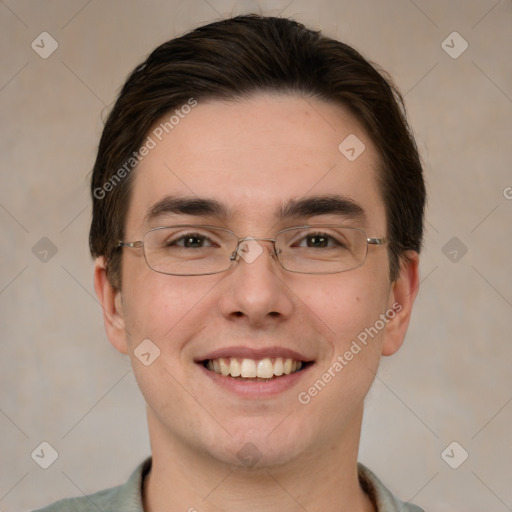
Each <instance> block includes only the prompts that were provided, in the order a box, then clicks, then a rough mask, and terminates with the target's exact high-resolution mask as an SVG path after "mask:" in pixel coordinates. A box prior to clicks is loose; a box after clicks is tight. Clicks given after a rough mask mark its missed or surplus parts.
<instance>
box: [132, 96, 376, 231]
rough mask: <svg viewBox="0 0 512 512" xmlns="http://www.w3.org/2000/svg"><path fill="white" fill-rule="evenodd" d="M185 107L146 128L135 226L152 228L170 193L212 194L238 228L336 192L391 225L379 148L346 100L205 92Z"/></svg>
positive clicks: (369, 217)
mask: <svg viewBox="0 0 512 512" xmlns="http://www.w3.org/2000/svg"><path fill="white" fill-rule="evenodd" d="M183 112H188V113H187V114H184V113H183ZM183 112H182V113H181V116H179V117H178V116H175V117H174V118H173V120H172V121H173V122H172V123H168V121H169V119H170V115H171V114H169V115H166V116H164V117H163V118H162V120H161V121H159V122H158V123H156V124H155V126H154V128H153V129H152V130H151V131H150V132H149V134H148V137H149V138H150V139H151V141H152V142H151V144H150V145H151V146H153V147H152V149H151V150H150V151H149V152H148V154H147V155H146V156H145V157H144V158H143V159H142V161H141V162H140V163H139V165H138V167H137V169H136V170H135V171H134V176H133V178H134V183H133V188H132V197H131V200H130V206H129V209H128V218H127V226H126V228H127V232H130V231H132V230H140V229H143V228H144V227H149V226H148V223H149V222H150V221H151V211H152V209H153V208H154V207H155V205H157V204H158V203H161V202H162V200H163V199H165V197H169V196H172V197H173V198H176V197H177V198H179V197H186V198H189V199H190V198H194V197H195V198H198V199H207V200H214V201H216V202H218V203H221V204H222V205H224V206H225V208H224V209H223V210H224V211H223V213H225V214H226V216H227V217H231V219H229V218H228V219H227V220H228V221H230V222H232V224H231V226H232V227H233V228H234V227H236V226H235V224H237V223H239V224H244V225H245V226H247V225H250V226H251V227H253V228H255V229H264V227H265V226H266V225H268V224H272V223H275V221H276V217H277V216H279V214H282V213H283V211H286V205H287V204H289V203H290V201H291V202H293V201H298V200H300V199H303V198H305V197H308V196H311V197H316V198H319V197H320V198H321V197H322V196H327V195H329V196H331V198H332V196H333V195H336V196H338V197H341V199H347V200H349V201H352V202H354V203H356V204H357V205H360V206H361V208H362V209H363V213H364V215H363V217H364V218H365V221H367V222H368V223H370V224H372V226H374V227H375V228H376V229H383V228H384V226H385V220H384V218H385V214H384V207H383V203H382V199H381V197H380V193H379V190H378V186H377V179H376V176H377V172H378V170H377V168H378V165H379V158H378V154H377V151H376V149H375V147H374V145H373V144H372V142H371V140H370V139H369V137H368V136H367V134H366V132H365V130H364V129H363V128H362V126H361V125H360V124H359V123H358V122H357V120H356V119H355V118H354V116H353V115H351V114H350V113H349V112H348V110H347V109H345V108H344V107H342V106H339V105H335V104H332V103H327V102H323V101H320V100H316V99H312V98H302V97H299V96H294V95H278V94H273V95H270V94H258V95H255V96H253V97H251V98H249V99H245V100H240V101H230V102H225V101H220V100H208V101H204V102H201V101H200V102H198V103H197V106H195V107H194V108H193V109H184V110H183ZM166 122H167V124H166ZM354 156H356V158H354Z"/></svg>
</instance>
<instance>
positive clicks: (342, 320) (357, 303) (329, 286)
mask: <svg viewBox="0 0 512 512" xmlns="http://www.w3.org/2000/svg"><path fill="white" fill-rule="evenodd" d="M359 270H360V271H359ZM359 270H357V269H356V270H354V271H352V272H351V273H346V274H337V275H335V274H333V275H330V276H322V277H321V279H318V280H316V281H315V282H313V283H308V284H307V285H306V286H305V287H304V288H303V289H302V291H301V290H299V289H296V294H297V296H298V297H299V298H300V299H301V301H302V302H303V304H304V306H305V307H306V309H307V310H309V311H310V312H311V313H312V314H313V315H314V317H316V318H317V319H318V320H319V322H320V323H321V324H323V325H324V326H325V329H324V332H327V333H328V334H329V335H328V339H329V341H330V343H331V345H332V350H333V352H338V353H339V352H340V351H343V352H344V351H345V350H346V347H348V346H350V343H351V341H352V340H354V339H356V338H357V337H358V335H359V334H360V333H362V332H365V329H368V328H370V327H372V326H373V325H374V324H375V322H376V321H377V320H378V319H379V316H380V315H381V314H382V313H384V312H385V308H386V304H387V301H388V295H389V284H388V283H387V280H386V279H385V278H383V277H382V271H380V272H379V273H373V272H368V270H370V269H368V268H367V269H366V271H365V272H363V268H361V269H359ZM379 274H380V275H379Z"/></svg>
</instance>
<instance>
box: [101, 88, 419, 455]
mask: <svg viewBox="0 0 512 512" xmlns="http://www.w3.org/2000/svg"><path fill="white" fill-rule="evenodd" d="M349 135H355V136H356V137H357V138H358V139H359V140H360V141H362V142H363V143H364V145H365V149H364V151H363V152H362V153H361V154H360V155H359V156H358V157H357V158H356V159H355V160H353V159H351V160H352V161H351V160H349V159H348V158H347V157H346V156H345V155H344V154H343V153H342V152H341V151H340V150H339V149H338V146H339V145H340V143H341V142H342V141H343V140H344V139H345V138H346V137H347V136H349ZM378 166H379V156H378V154H377V151H376V149H375V147H374V146H373V144H372V142H371V141H370V140H369V138H368V136H367V135H366V133H365V131H364V130H363V129H362V127H361V126H360V124H359V123H358V122H357V121H356V120H355V118H354V117H353V116H352V115H351V114H349V113H348V111H347V110H346V109H344V108H342V107H340V106H336V105H333V104H331V103H325V102H321V101H319V100H313V99H307V100H305V99H303V98H300V97H297V96H291V95H255V96H254V97H252V98H251V99H249V100H244V101H240V102H230V103H226V102H221V101H208V102H199V104H198V105H197V106H196V107H195V108H193V109H192V110H191V112H190V113H189V114H188V115H187V116H186V117H184V118H183V119H181V120H180V122H179V125H176V126H175V127H174V128H173V130H172V131H170V132H169V134H168V135H166V136H165V137H162V140H161V141H160V140H157V144H156V146H155V147H154V148H153V149H151V151H150V152H149V154H148V155H147V156H145V158H144V159H143V160H142V162H141V163H140V164H139V166H138V168H137V169H136V171H135V174H134V176H133V178H134V183H133V188H132V197H131V202H130V206H129V211H128V215H127V219H126V229H125V233H126V238H125V239H126V240H127V241H135V240H142V239H143V237H144V234H145V233H146V231H147V230H149V229H151V228H155V227H159V226H168V225H173V224H196V225H214V226H219V227H224V228H228V229H229V230H231V231H233V232H234V233H236V234H237V235H238V237H239V238H244V237H255V238H272V237H273V236H274V235H275V234H276V233H277V232H278V231H279V230H282V229H285V228H289V227H292V226H301V225H306V224H337V225H344V226H349V227H355V228H359V229H362V230H364V231H365V232H366V234H367V236H368V237H385V236H386V218H385V208H384V204H383V201H382V198H381V195H380V193H379V189H378V186H377V179H376V177H377V173H378ZM177 200H178V201H177ZM191 200H194V203H195V206H194V204H192V201H191ZM198 204H201V205H202V206H201V207H198V206H197V205H198ZM212 204H213V205H214V206H215V207H214V208H213V207H212ZM347 204H349V205H351V208H349V209H347ZM297 205H300V207H297ZM257 247H258V254H257V257H255V258H254V259H253V258H247V259H243V258H239V260H238V261H237V262H236V263H235V264H234V265H233V266H232V268H230V269H229V270H228V271H226V272H223V273H219V274H214V275H203V276H173V275H164V274H160V273H157V272H154V271H152V270H151V269H150V268H149V267H148V265H147V264H146V262H145V259H144V256H143V251H142V249H141V248H138V249H137V248H135V249H129V248H125V249H123V259H122V268H123V271H122V287H121V290H122V291H120V292H116V291H115V290H113V289H112V288H111V287H109V284H108V281H107V280H106V278H105V273H104V261H103V260H102V259H101V258H100V259H99V260H98V261H97V264H96V288H97V291H98V295H99V296H100V299H101V300H102V303H103V306H104V309H105V311H106V324H107V332H108V335H109V338H110V340H111V341H112V343H113V344H114V345H115V346H116V347H117V348H118V349H119V350H120V351H122V352H124V353H127V354H128V355H129V356H130V358H131V359H132V364H133V369H134V373H135V376H136V378H137V381H138V383H139V385H140V388H141V390H142V393H143V394H144V397H145V399H146V402H147V404H148V421H149V427H150V434H151V437H152V444H153V451H155V444H157V445H158V444H161V445H163V444H167V445H168V446H171V445H172V446H174V447H179V449H182V450H185V451H188V452H189V453H192V452H194V453H202V454H206V455H207V456H208V457H213V459H215V460H218V461H223V462H226V463H228V464H237V465H241V464H244V463H245V462H246V460H245V459H246V458H247V457H249V458H251V457H253V458H258V459H259V461H258V463H259V464H267V465H273V464H286V463H289V462H290V461H293V460H304V459H307V458H314V457H316V456H320V454H321V453H322V451H323V450H326V449H332V447H335V446H340V443H345V444H354V440H357V438H358V432H359V429H360V423H361V416H362V408H363V406H362V404H363V400H364V397H365V395H366V393H367V391H368V389H369V387H370V385H371V383H372V380H373V378H374V374H375V372H376V371H377V367H378V363H379V360H380V356H381V355H382V354H385V355H388V354H391V353H393V352H394V351H395V350H397V349H398V347H399V346H400V344H401V342H402V340H403V336H404V334H405V330H406V328H407V322H408V319H409V314H410V306H411V305H412V301H413V298H414V294H415V287H416V284H417V271H416V270H417V260H416V259H415V256H414V255H412V259H411V262H410V263H409V264H408V265H404V266H403V268H402V272H401V274H400V277H399V278H398V279H397V281H396V282H394V283H390V281H389V261H388V254H387V249H386V247H385V246H384V247H379V246H372V245H370V246H369V248H368V256H367V260H366V262H365V263H364V265H362V266H360V267H359V268H356V269H354V270H350V271H347V272H342V273H336V274H326V275H308V274H300V273H292V272H288V271H286V270H284V269H283V268H282V267H281V266H280V265H279V263H278V261H277V260H276V257H275V254H274V252H273V248H272V244H271V243H270V242H268V241H260V242H259V244H258V246H257ZM254 254H256V253H254ZM365 334H366V336H365ZM143 340H150V342H147V341H146V342H145V343H146V345H143V346H142V347H145V349H144V353H146V354H147V353H150V356H147V355H146V356H144V357H145V358H146V363H148V362H149V361H152V362H151V364H147V365H146V364H142V363H141V361H140V360H139V359H138V358H137V354H139V355H140V351H141V349H140V348H139V349H138V347H139V346H140V344H141V343H142V342H143ZM148 343H149V344H148ZM158 351H159V355H158V357H156V358H155V359H154V361H153V358H154V357H155V356H156V355H157V354H158ZM265 360H267V361H265ZM268 360H270V361H268ZM287 360H288V361H287ZM260 361H264V362H263V363H261V365H260V367H261V368H262V369H263V370H262V371H264V372H265V371H266V372H269V371H270V372H271V373H273V374H281V375H280V376H277V375H274V376H273V377H272V378H256V379H255V378H254V376H252V377H251V378H249V377H247V378H244V377H243V376H242V377H237V378H235V377H233V376H231V374H229V375H223V374H222V371H223V370H224V373H226V372H227V370H226V368H228V369H229V372H230V373H231V372H232V373H234V374H235V375H236V374H237V373H238V371H242V374H243V375H244V373H245V372H248V373H245V375H252V373H251V372H252V371H253V368H254V367H256V368H258V365H259V363H260ZM237 365H238V366H241V370H238V371H237ZM299 367H301V369H298V370H297V368H299ZM290 370H291V373H289V374H287V373H286V372H289V371H290ZM295 370H296V371H295ZM219 372H220V373H219ZM283 372H285V373H283ZM249 443H251V444H249ZM355 444H356V445H357V443H355ZM176 449H178V448H176Z"/></svg>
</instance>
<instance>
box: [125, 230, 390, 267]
mask: <svg viewBox="0 0 512 512" xmlns="http://www.w3.org/2000/svg"><path fill="white" fill-rule="evenodd" d="M168 228H200V229H214V230H217V231H224V232H226V233H230V234H231V235H233V237H234V238H236V240H237V245H236V248H235V250H234V251H233V253H232V254H231V256H230V257H229V261H230V264H229V266H228V267H227V268H225V269H223V270H218V271H216V272H201V273H200V274H175V273H172V272H162V271H160V270H155V269H154V268H153V267H152V266H151V265H150V264H149V262H148V259H147V257H146V251H145V249H144V239H145V238H146V236H147V235H148V233H151V232H153V231H158V230H161V229H168ZM306 228H343V229H352V230H354V231H359V232H361V233H363V235H364V236H365V241H366V253H365V256H364V260H363V261H362V262H361V263H360V264H359V265H357V267H353V268H349V269H347V270H337V271H335V272H331V271H329V272H302V271H300V270H290V269H288V268H286V267H285V266H284V264H283V263H282V261H281V259H280V258H279V253H280V252H282V251H280V250H279V249H278V248H277V247H276V237H278V236H279V235H280V234H281V233H285V232H287V231H292V230H296V229H306ZM247 241H260V242H271V243H272V247H273V249H274V251H273V254H274V256H275V259H277V261H278V262H279V265H280V266H281V268H283V269H284V270H286V271H287V272H292V273H294V274H308V275H322V274H341V273H342V272H350V271H351V270H355V269H356V268H359V267H362V266H363V265H364V264H365V263H366V259H367V257H368V246H370V245H375V246H384V245H387V244H388V243H389V240H388V239H386V238H384V237H368V236H367V235H366V232H365V231H364V230H363V229H360V228H354V227H352V226H344V225H342V224H306V225H304V226H292V227H290V228H285V229H281V230H280V231H278V232H277V233H276V234H275V235H274V238H255V237H252V236H247V237H244V238H240V237H239V236H238V235H237V234H236V233H234V232H233V231H231V230H230V229H227V228H223V227H220V226H209V225H204V224H174V225H170V226H158V227H156V228H151V229H148V230H147V231H146V232H145V233H144V236H143V237H142V240H136V241H133V242H126V241H123V240H118V242H117V245H116V248H123V247H127V248H129V249H142V252H143V255H144V260H145V262H146V265H147V266H148V267H149V268H150V269H151V270H152V271H153V272H156V273H158V274H163V275H167V276H182V277H187V276H189V277H193V276H209V275H214V274H222V273H223V272H227V271H228V270H230V269H231V268H233V265H234V264H235V262H236V261H238V260H239V259H240V254H239V249H240V245H241V244H242V243H243V242H247Z"/></svg>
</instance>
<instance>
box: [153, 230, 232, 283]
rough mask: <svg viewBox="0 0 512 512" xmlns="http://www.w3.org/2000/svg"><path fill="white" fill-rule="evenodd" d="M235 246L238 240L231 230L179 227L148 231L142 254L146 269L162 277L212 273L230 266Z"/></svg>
mask: <svg viewBox="0 0 512 512" xmlns="http://www.w3.org/2000/svg"><path fill="white" fill-rule="evenodd" d="M236 245H237V238H236V236H235V235H234V234H233V233H231V232H230V231H227V230H224V229H221V228H213V227H209V226H189V225H180V226H171V227H165V228H156V229H153V230H151V231H148V232H147V233H146V236H145V237H144V255H145V258H146V261H147V264H148V265H149V267H150V268H151V269H153V270H154V271H156V272H161V273H163V274H173V275H204V274H215V273H217V272H223V271H225V270H227V269H228V268H229V267H230V266H231V260H230V255H231V254H232V253H233V251H234V250H235V249H236Z"/></svg>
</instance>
